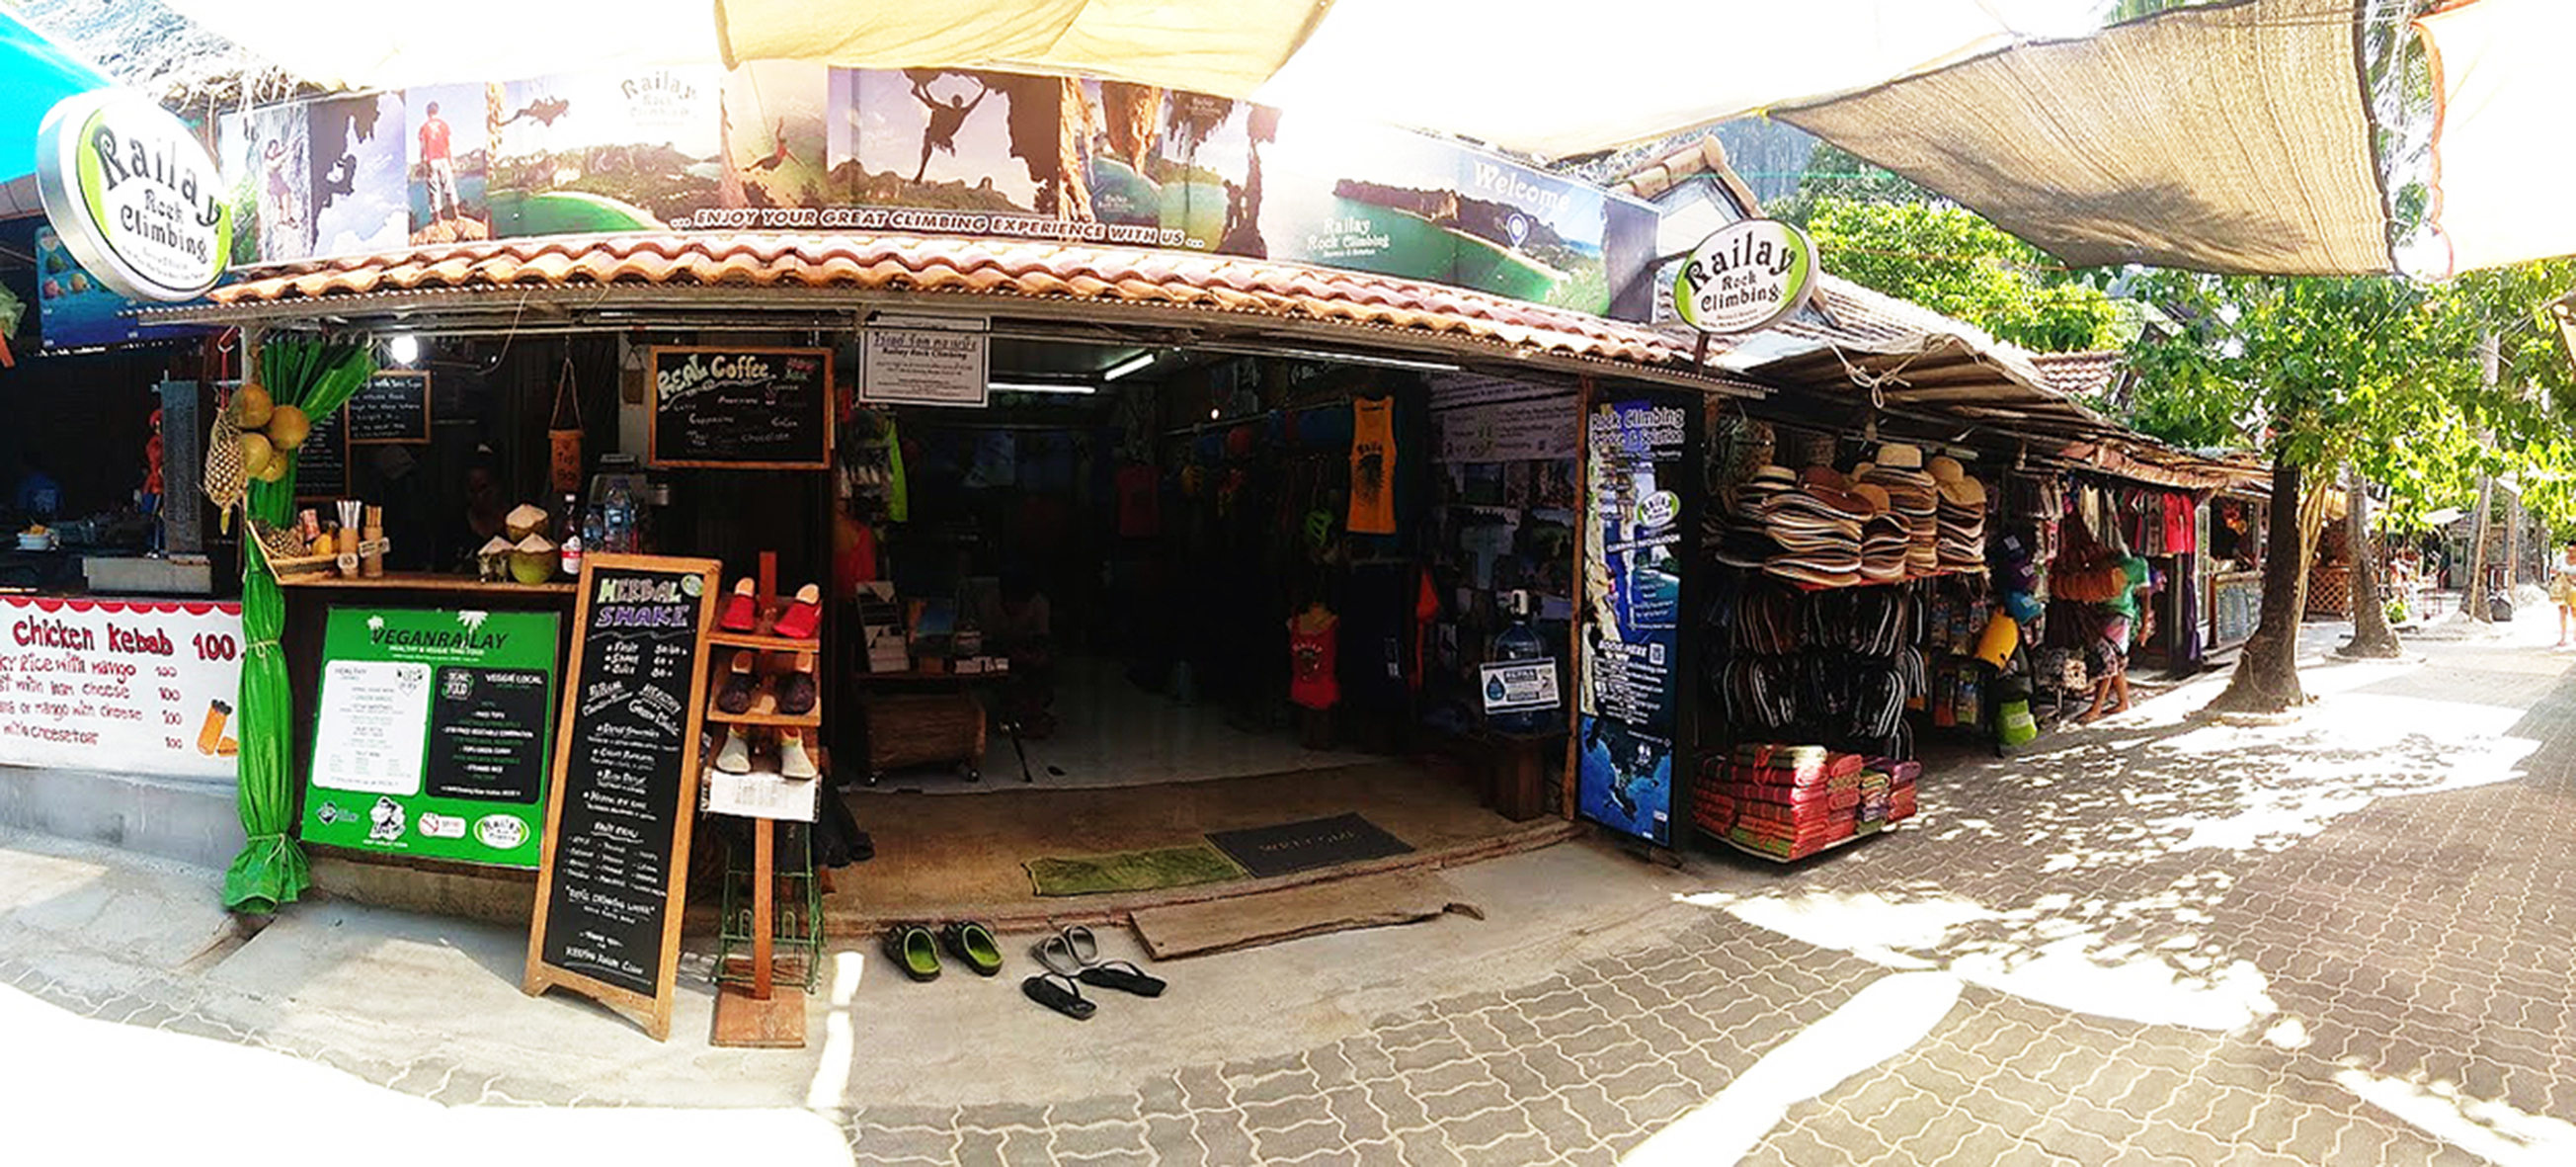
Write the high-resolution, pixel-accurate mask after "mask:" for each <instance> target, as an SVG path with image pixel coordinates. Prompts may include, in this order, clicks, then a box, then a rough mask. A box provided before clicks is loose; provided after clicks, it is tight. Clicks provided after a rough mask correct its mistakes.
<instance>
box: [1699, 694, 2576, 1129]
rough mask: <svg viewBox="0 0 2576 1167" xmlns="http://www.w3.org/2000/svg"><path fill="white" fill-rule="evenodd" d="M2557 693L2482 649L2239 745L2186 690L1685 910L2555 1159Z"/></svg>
mask: <svg viewBox="0 0 2576 1167" xmlns="http://www.w3.org/2000/svg"><path fill="white" fill-rule="evenodd" d="M2566 668H2567V661H2566V658H2563V657H2562V658H2555V659H2553V658H2551V657H2549V656H2548V655H2547V654H2545V653H2539V654H2534V653H2532V652H2529V651H2527V650H2507V649H2492V650H2482V651H2478V652H2468V651H2457V652H2452V653H2446V654H2443V655H2442V656H2438V657H2437V659H2436V660H2435V661H2434V662H2433V663H2432V664H2431V665H2428V666H2416V665H2411V664H2382V663H2377V662H2373V663H2367V664H2350V665H2343V666H2337V667H2335V668H2331V669H2324V670H2312V673H2311V679H2312V680H2313V681H2314V682H2316V684H2315V687H2316V688H2318V689H2320V690H2322V691H2324V694H2325V695H2324V697H2323V699H2322V700H2321V701H2319V702H2318V704H2316V705H2315V706H2314V707H2312V708H2311V709H2310V710H2309V711H2308V713H2307V714H2306V715H2305V716H2303V717H2302V718H2300V719H2299V720H2298V721H2297V722H2295V723H2294V724H2290V725H2284V726H2269V727H2251V728H2249V727H2235V726H2228V725H2221V724H2216V723H2211V722H2205V721H2201V720H2198V719H2196V718H2194V717H2192V716H2191V713H2192V709H2193V707H2194V706H2196V705H2197V704H2198V703H2199V702H2201V701H2204V700H2205V699H2206V698H2207V696H2208V695H2209V694H2211V693H2213V692H2214V691H2215V689H2214V688H2213V687H2211V686H2207V685H2200V686H2193V687H2190V688H2187V689H2186V690H2184V691H2181V692H2178V693H2175V694H2172V695H2169V696H2167V697H2164V698H2160V699H2159V700H2157V701H2155V702H2152V703H2150V704H2149V705H2146V706H2143V707H2142V708H2141V710H2140V711H2139V712H2138V713H2135V714H2132V715H2130V716H2129V717H2128V718H2124V719H2119V720H2117V721H2115V722H2113V723H2110V724H2108V725H2106V726H2103V727H2099V728H2094V729H2089V730H2078V731H2073V732H2070V733H2067V734H2065V735H2062V736H2060V737H2058V738H2056V739H2054V742H2055V744H2053V745H2051V746H2050V747H2049V748H2046V749H2042V750H2038V751H2035V752H2033V753H2030V754H2028V755H2025V756H2022V757H2017V758H2013V759H2008V760H1993V759H1984V760H1969V761H1967V762H1966V763H1965V764H1957V763H1956V762H1955V760H1954V764H1953V765H1951V766H1948V767H1946V768H1943V767H1931V768H1927V769H1928V772H1927V775H1926V777H1925V779H1924V794H1923V814H1922V816H1921V818H1920V819H1919V820H1918V823H1917V825H1914V826H1910V827H1909V828H1907V829H1905V830H1903V831H1900V832H1898V833H1897V834H1896V835H1895V836H1894V837H1893V838H1890V839H1886V840H1882V841H1875V842H1872V843H1869V844H1866V845H1862V846H1857V847H1854V848H1850V849H1849V850H1848V851H1847V852H1844V853H1836V854H1835V855H1834V856H1832V857H1831V858H1829V859H1827V860H1824V861H1821V862H1817V863H1814V864H1812V865H1809V866H1807V867H1804V868H1797V869H1791V870H1788V871H1760V870H1750V869H1747V868H1746V867H1744V866H1741V865H1738V866H1733V867H1730V868H1729V869H1728V870H1726V871H1724V872H1721V873H1720V875H1719V877H1718V878H1717V879H1716V880H1714V882H1715V884H1716V885H1717V886H1716V887H1715V888H1714V889H1713V890H1711V891H1708V892H1706V893H1702V894H1700V895H1696V896H1692V897H1688V898H1689V899H1690V900H1691V901H1692V902H1696V903H1700V904H1703V905H1706V906H1709V907H1713V908H1717V909H1721V910H1723V911H1725V912H1727V913H1728V914H1730V915H1732V916H1735V917H1737V918H1739V919H1741V920H1743V921H1745V922H1748V923H1751V924H1754V925H1757V926H1760V927H1763V928H1766V929H1769V930H1772V931H1776V932H1780V933H1784V934H1786V935H1789V936H1793V937H1796V938H1799V939H1802V940H1806V941H1808V942H1811V943H1814V944H1817V945H1820V946H1823V947H1826V948H1830V949H1836V950H1840V951H1845V952H1850V953H1854V954H1856V955H1860V956H1863V957H1865V958H1868V959H1871V960H1874V961H1877V962H1879V963H1881V964H1884V965H1888V966H1891V967H1899V968H1940V969H1946V970H1949V971H1951V972H1953V973H1955V974H1956V975H1958V976H1960V977H1961V978H1962V979H1964V980H1966V981H1968V982H1970V983H1972V984H1979V985H1983V986H1986V987H1989V988H1992V989H1996V990H1999V991H2002V992H2005V993H2008V994H2010V995H2012V996H2015V997H2019V998H2023V999H2026V1000H2029V1001H2033V1002H2037V1003H2040V1004H2044V1005H2051V1006H2056V1007H2059V1008H2063V1009H2067V1010H2071V1011H2074V1012H2076V1013H2080V1014H2087V1015H2092V1016H2095V1017H2102V1018H2112V1019H2121V1020H2128V1021H2136V1022H2143V1023H2148V1024H2152V1025H2169V1026H2180V1027H2185V1028H2189V1029H2196V1030H2200V1031H2204V1032H2208V1033H2211V1034H2213V1035H2220V1034H2232V1035H2239V1036H2242V1037H2247V1038H2260V1039H2262V1040H2263V1041H2265V1042H2266V1043H2268V1045H2269V1046H2270V1047H2272V1049H2273V1052H2275V1053H2278V1054H2283V1055H2288V1056H2291V1057H2292V1058H2293V1059H2294V1060H2296V1061H2298V1062H2301V1063H2305V1064H2307V1065H2308V1066H2309V1067H2310V1070H2309V1071H2308V1075H2309V1077H2310V1079H2311V1080H2312V1082H2327V1081H2329V1080H2333V1081H2335V1082H2339V1083H2340V1086H2341V1089H2342V1090H2343V1091H2345V1092H2347V1093H2348V1094H2349V1095H2350V1096H2351V1097H2353V1098H2360V1099H2366V1100H2368V1101H2370V1102H2371V1103H2372V1104H2373V1105H2374V1106H2377V1107H2379V1108H2380V1109H2382V1110H2386V1111H2388V1112H2389V1113H2391V1114H2395V1115H2398V1116H2400V1117H2403V1118H2405V1119H2406V1120H2407V1121H2409V1122H2412V1123H2415V1124H2416V1125H2417V1126H2420V1127H2424V1128H2425V1129H2427V1130H2433V1125H2432V1123H2431V1122H2430V1121H2429V1120H2428V1119H2427V1117H2426V1116H2428V1115H2432V1114H2434V1113H2436V1112H2439V1113H2442V1114H2448V1115H2450V1116H2451V1121H2452V1123H2453V1124H2454V1126H2455V1127H2457V1129H2455V1130H2450V1131H2439V1130H2436V1131H2434V1133H2436V1134H2439V1135H2441V1136H2442V1137H2444V1138H2446V1139H2448V1140H2449V1141H2453V1142H2455V1143H2460V1144H2462V1145H2469V1144H2471V1143H2473V1142H2477V1141H2478V1140H2486V1142H2485V1143H2483V1144H2480V1146H2481V1147H2482V1148H2483V1149H2482V1153H2485V1152H2486V1151H2492V1150H2493V1149H2494V1148H2495V1147H2505V1148H2508V1149H2514V1148H2519V1151H2517V1152H2516V1153H2517V1154H2538V1153H2539V1151H2540V1150H2541V1149H2544V1148H2549V1149H2553V1150H2554V1148H2555V1146H2556V1144H2553V1143H2552V1142H2551V1140H2552V1139H2555V1138H2557V1137H2559V1136H2561V1135H2576V1127H2566V1128H2565V1130H2563V1131H2562V1130H2560V1129H2559V1128H2561V1127H2565V1124H2555V1125H2552V1123H2551V1122H2550V1121H2549V1120H2540V1119H2534V1118H2532V1117H2531V1116H2533V1115H2539V1114H2549V1113H2556V1114H2576V1075H2564V1076H2562V1075H2561V1074H2560V1073H2559V1072H2558V1071H2559V1070H2560V1069H2561V1068H2563V1067H2568V1066H2576V1028H2571V1027H2576V1004H2571V1003H2570V1002H2569V1001H2568V1000H2567V999H2566V998H2567V987H2568V986H2569V985H2570V984H2571V983H2576V843H2571V842H2570V841H2569V839H2570V837H2571V832H2570V831H2569V829H2567V828H2565V827H2563V826H2562V825H2561V824H2566V823H2569V822H2576V817H2571V816H2576V681H2570V680H2569V679H2568V678H2566V677H2565V676H2564V675H2563V674H2564V672H2565V670H2566ZM2427 796H2430V797H2427ZM2329 827H2331V828H2332V829H2331V830H2329V829H2328V828H2329ZM2562 905H2563V907H2562ZM2229 1046H2235V1047H2236V1048H2238V1049H2239V1052H2240V1053H2241V1052H2243V1051H2242V1047H2241V1044H2240V1043H2222V1047H2221V1048H2226V1047H2229ZM2337 1075H2341V1077H2340V1078H2337V1077H2336V1076H2337ZM2329 1088H2332V1087H2331V1086H2329ZM2460 1124H2466V1125H2460Z"/></svg>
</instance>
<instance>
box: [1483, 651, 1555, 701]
mask: <svg viewBox="0 0 2576 1167" xmlns="http://www.w3.org/2000/svg"><path fill="white" fill-rule="evenodd" d="M1482 671H1483V678H1482V680H1483V684H1482V685H1481V688H1483V690H1484V697H1485V712H1487V713H1531V712H1536V711H1538V710H1542V709H1558V708H1562V707H1563V706H1564V705H1565V699H1564V697H1562V696H1561V695H1559V693H1558V691H1557V687H1556V658H1554V657H1541V658H1539V659H1537V660H1515V661H1499V662H1495V663H1492V664H1487V665H1485V666H1483V669H1482Z"/></svg>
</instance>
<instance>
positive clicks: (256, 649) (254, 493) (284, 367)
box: [224, 340, 376, 913]
mask: <svg viewBox="0 0 2576 1167" xmlns="http://www.w3.org/2000/svg"><path fill="white" fill-rule="evenodd" d="M259 368H260V372H261V373H262V374H264V376H262V377H261V378H259V382H260V384H262V385H264V386H266V387H267V389H268V392H269V396H270V397H271V398H272V399H273V400H275V401H276V402H277V403H278V404H280V405H293V406H295V407H297V408H299V409H302V410H303V411H304V412H305V414H306V416H308V417H310V418H312V419H313V422H314V424H316V425H319V424H321V422H322V421H323V419H325V418H328V417H330V416H331V414H332V413H333V412H335V411H337V410H338V409H339V408H340V406H341V405H342V404H343V403H345V402H347V401H348V400H349V398H350V397H352V396H354V395H356V393H357V392H358V390H359V388H360V387H362V386H364V385H365V384H366V383H367V378H369V377H372V376H374V375H375V372H376V363H375V360H374V359H373V357H371V356H370V355H369V353H368V350H367V349H366V347H364V346H361V345H347V344H328V343H324V342H320V341H304V340H295V341H278V342H275V343H272V344H268V345H265V346H263V347H262V348H261V349H260V353H259ZM296 460H297V461H299V462H300V461H301V460H302V455H301V453H298V454H297V455H296ZM295 476H296V471H295V468H294V467H292V466H290V468H289V469H288V470H287V473H286V477H285V478H283V479H281V480H279V481H276V482H257V481H254V482H252V483H251V484H250V498H249V501H248V504H247V505H248V507H249V510H250V514H251V517H252V518H255V519H258V520H260V521H261V522H264V523H268V524H270V525H272V526H277V527H283V526H286V525H287V524H288V523H289V522H291V521H293V519H294V513H295ZM266 554H267V552H266V551H265V549H263V548H262V547H261V546H260V543H259V540H258V539H256V538H254V537H252V536H251V533H250V532H249V531H247V530H245V531H244V532H243V533H242V639H243V640H245V641H247V642H248V651H246V652H245V653H244V654H243V657H242V671H241V702H240V704H241V710H240V723H241V755H240V765H241V769H240V782H241V797H240V800H239V802H240V807H239V809H240V811H241V824H242V832H243V833H244V834H247V835H249V836H250V841H249V843H248V845H246V846H244V847H243V848H242V853H241V854H240V855H239V856H237V857H235V858H234V859H233V865H232V867H231V869H229V870H227V871H225V872H224V906H225V907H226V908H229V909H231V910H233V911H237V912H253V913H268V912H274V911H276V910H277V908H278V905H280V904H290V903H293V902H295V900H296V897H298V896H300V895H302V894H304V889H305V888H306V887H307V886H310V885H311V884H312V882H313V871H312V867H311V865H309V864H308V863H306V862H305V859H304V851H303V849H302V848H300V847H298V846H296V845H295V839H294V837H293V836H292V835H291V834H290V832H291V831H292V830H293V828H294V825H295V787H294V782H293V776H292V775H291V774H289V773H288V772H287V771H288V766H287V759H288V758H289V757H290V756H292V754H293V751H294V747H295V740H294V737H293V734H294V728H293V726H294V722H293V720H292V718H293V713H294V708H295V694H294V693H293V691H292V690H291V689H290V688H289V687H288V685H287V681H286V654H285V652H284V650H283V649H281V648H280V647H279V646H278V637H279V635H281V634H282V633H283V632H284V630H285V627H286V597H285V595H284V593H282V592H281V591H280V590H279V589H278V586H277V575H276V573H274V572H272V571H270V570H269V567H268V563H267V561H266Z"/></svg>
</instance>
